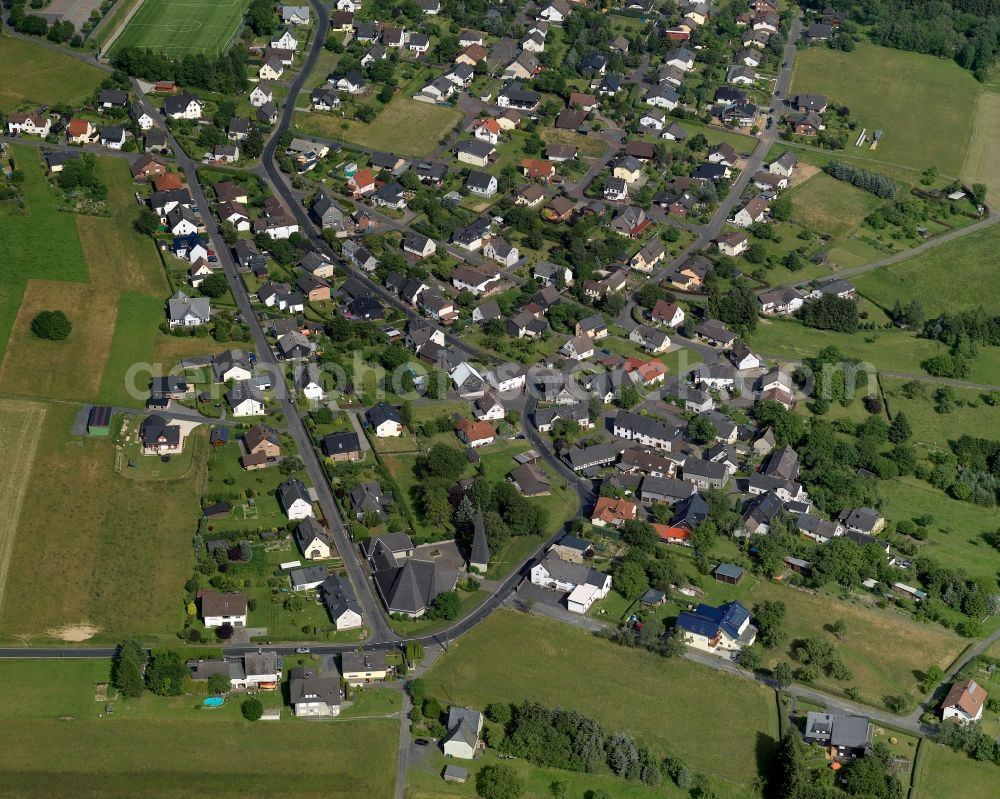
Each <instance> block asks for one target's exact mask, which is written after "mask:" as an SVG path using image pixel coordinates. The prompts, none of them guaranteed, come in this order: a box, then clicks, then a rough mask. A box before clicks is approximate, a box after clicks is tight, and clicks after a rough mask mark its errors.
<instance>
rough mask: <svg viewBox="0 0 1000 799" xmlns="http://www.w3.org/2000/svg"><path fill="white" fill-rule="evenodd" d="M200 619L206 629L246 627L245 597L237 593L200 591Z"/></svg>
mask: <svg viewBox="0 0 1000 799" xmlns="http://www.w3.org/2000/svg"><path fill="white" fill-rule="evenodd" d="M199 599H200V600H201V617H202V619H203V620H204V622H205V626H206V627H221V626H222V625H223V624H229V625H231V626H232V627H246V624H247V595H246V594H244V593H242V592H238V593H231V594H229V593H223V592H220V591H201V592H199Z"/></svg>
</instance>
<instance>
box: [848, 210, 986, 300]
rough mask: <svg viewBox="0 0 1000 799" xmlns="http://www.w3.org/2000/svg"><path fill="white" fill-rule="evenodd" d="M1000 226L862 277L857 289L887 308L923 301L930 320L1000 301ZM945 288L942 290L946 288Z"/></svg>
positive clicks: (964, 237)
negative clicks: (999, 265)
mask: <svg viewBox="0 0 1000 799" xmlns="http://www.w3.org/2000/svg"><path fill="white" fill-rule="evenodd" d="M998 249H1000V226H998V225H991V226H990V227H987V228H985V229H983V230H977V231H976V232H975V233H970V234H969V235H968V236H962V237H961V238H959V239H956V240H955V241H950V242H948V243H946V244H942V245H941V246H940V247H936V248H934V249H933V250H929V251H928V252H925V253H921V254H920V255H916V256H914V257H913V258H909V259H907V260H905V261H902V262H901V263H898V264H892V265H891V266H885V267H881V268H879V269H874V270H872V271H871V272H868V273H866V274H864V275H859V276H858V277H857V278H856V279H855V280H854V284H855V285H856V286H857V287H858V291H859V292H860V293H861V294H863V295H864V296H865V297H867V298H868V299H870V300H871V301H872V302H874V303H876V304H878V305H881V306H882V307H883V308H892V307H893V305H894V304H895V302H896V300H900V301H902V302H903V303H904V304H905V303H906V302H907V301H908V300H919V301H920V302H921V303H923V306H924V311H925V313H926V315H927V317H928V318H930V317H933V316H937V315H938V314H940V313H941V312H942V311H952V312H954V311H961V310H964V309H968V308H976V307H978V306H985V307H987V308H990V307H996V305H997V304H998V303H1000V294H998V293H997V283H996V279H995V271H996V270H995V267H994V262H995V258H996V253H997V250H998ZM945 286H946V287H947V290H942V289H943V287H945Z"/></svg>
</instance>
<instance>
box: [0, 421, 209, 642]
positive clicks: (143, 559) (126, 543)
mask: <svg viewBox="0 0 1000 799" xmlns="http://www.w3.org/2000/svg"><path fill="white" fill-rule="evenodd" d="M76 412H77V408H76V406H75V405H71V404H62V403H59V404H51V405H49V406H48V410H47V413H46V419H45V424H44V425H43V426H41V428H40V437H39V441H38V447H37V450H36V451H35V456H34V460H33V465H32V466H31V467H30V468H26V469H25V470H24V471H23V472H21V475H22V476H23V478H24V481H25V484H26V485H25V489H24V491H25V495H24V502H23V505H22V511H21V516H20V522H19V523H18V525H17V535H16V537H15V539H14V545H13V547H14V548H13V555H12V557H11V560H10V570H9V572H8V575H7V585H6V590H5V591H4V595H3V604H2V606H0V637H3V638H5V639H8V640H9V639H18V640H25V641H32V640H44V639H51V638H57V639H58V638H64V639H69V640H81V639H86V638H89V637H93V638H94V639H95V640H99V641H118V640H120V638H121V637H122V636H123V635H127V634H150V635H154V636H155V635H159V634H167V633H171V634H172V633H173V631H174V630H176V629H179V628H180V625H181V621H182V619H183V613H184V609H183V606H182V605H181V602H180V599H179V597H181V596H182V586H183V585H184V581H185V580H186V579H187V578H188V577H190V575H191V569H192V568H193V564H194V555H193V553H192V550H191V537H192V536H193V535H194V531H195V530H196V528H197V522H198V499H199V497H200V491H201V484H202V482H203V480H204V459H203V458H193V459H192V462H191V467H190V469H189V471H188V472H187V473H186V474H184V475H182V476H180V477H178V478H177V479H173V480H132V479H126V478H125V477H124V476H122V475H121V474H117V473H115V471H114V464H115V445H114V441H113V439H112V438H78V439H71V438H70V429H71V427H72V424H73V420H74V417H75V416H76ZM195 444H196V442H195V441H190V440H189V442H188V444H187V446H192V445H195ZM55 486H58V490H53V487H55ZM67 564H72V573H73V579H71V580H70V579H66V575H67ZM40 585H45V586H59V590H58V591H56V590H45V591H40V590H39V588H38V587H39V586H40Z"/></svg>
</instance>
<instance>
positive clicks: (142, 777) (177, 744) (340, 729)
mask: <svg viewBox="0 0 1000 799" xmlns="http://www.w3.org/2000/svg"><path fill="white" fill-rule="evenodd" d="M109 669H110V664H109V663H108V661H106V660H78V661H58V662H54V661H23V662H11V661H7V662H5V663H3V664H0V699H2V703H3V710H2V711H0V717H2V720H3V725H4V729H5V730H6V731H7V737H6V749H7V752H8V755H10V756H9V757H7V758H5V760H4V765H3V766H0V779H2V780H3V785H4V793H5V794H6V795H9V796H40V795H44V796H52V797H63V796H65V797H70V796H72V797H101V796H125V795H143V796H157V797H189V796H191V795H192V786H194V785H197V792H198V793H199V794H200V793H202V792H203V791H208V792H210V793H211V794H212V795H214V796H224V797H237V796H247V795H261V794H267V795H275V796H276V795H279V794H282V793H287V792H288V770H287V764H288V763H289V762H292V761H293V760H294V761H296V762H298V761H299V760H301V761H302V762H301V763H298V765H297V766H296V769H295V790H294V793H295V796H302V797H321V796H322V797H333V798H334V799H348V797H355V796H359V795H363V796H366V797H372V799H389V797H391V796H392V790H393V783H394V775H395V774H394V770H393V769H391V768H371V763H372V762H378V763H391V762H395V753H396V747H397V743H398V739H399V721H398V720H397V719H391V718H387V719H344V720H342V721H341V720H335V721H331V722H327V723H320V724H316V723H309V722H303V721H299V720H296V719H294V718H293V717H292V716H291V714H290V711H289V710H288V709H287V708H286V709H285V710H283V712H282V720H281V721H278V722H271V723H267V724H266V730H265V729H262V728H261V726H260V723H258V724H256V726H255V724H254V723H251V722H248V721H244V720H243V719H242V718H241V717H240V716H239V710H238V705H237V704H235V703H227V704H226V705H225V706H223V707H222V708H221V709H220V710H218V711H207V710H199V709H197V704H198V698H197V697H191V696H180V697H157V696H153V695H152V694H146V695H144V696H143V697H141V698H139V699H137V700H118V701H116V702H115V703H114V712H113V714H111V715H107V714H106V715H104V717H103V718H100V717H99V713H100V712H102V711H103V710H104V702H103V701H102V702H97V701H95V698H94V697H95V690H94V689H95V684H96V683H98V682H106V681H107V679H108V673H109ZM261 698H262V700H263V701H264V702H265V704H268V705H270V704H273V703H275V702H280V700H281V695H280V693H274V694H266V693H265V694H262V696H261ZM265 733H266V734H265ZM53 749H55V750H58V751H59V753H60V755H59V757H58V758H55V759H53V758H52V756H51V752H52V751H53ZM182 750H183V751H184V752H185V754H184V756H183V757H178V755H177V753H178V752H180V751H182Z"/></svg>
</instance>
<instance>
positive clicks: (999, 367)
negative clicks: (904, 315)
mask: <svg viewBox="0 0 1000 799" xmlns="http://www.w3.org/2000/svg"><path fill="white" fill-rule="evenodd" d="M750 343H751V345H752V346H753V347H754V351H755V352H760V353H763V354H765V355H769V356H772V357H774V358H779V359H789V360H801V359H802V358H807V357H810V356H812V355H816V354H817V353H818V352H819V351H820V350H822V349H823V348H824V347H830V346H833V347H837V348H838V349H839V350H840V351H841V352H842V353H843V354H844V355H845V356H847V357H851V358H858V359H859V360H861V361H863V362H867V363H870V364H873V365H874V366H875V367H876V368H877V369H879V370H882V369H884V370H887V371H892V372H904V373H912V374H917V375H920V374H923V373H924V372H923V369H922V368H921V366H920V364H921V362H922V361H924V360H926V359H927V358H929V357H930V356H932V355H935V354H937V353H938V352H940V351H942V350H943V345H941V344H938V343H937V342H934V341H931V340H929V339H923V338H917V337H916V336H915V335H914V334H913V333H910V332H907V331H905V330H881V331H877V332H871V333H868V332H863V333H853V334H852V333H835V332H832V331H829V330H815V329H813V328H809V327H805V326H804V325H802V324H800V323H799V322H797V321H795V320H791V319H763V320H761V321H760V322H758V324H757V330H756V332H755V333H754V334H753V336H752V337H751V341H750ZM966 380H967V381H969V382H972V383H986V384H991V385H1000V359H998V358H996V357H993V353H992V350H991V349H990V348H983V350H982V351H981V352H980V354H979V356H978V357H977V358H976V360H975V363H974V364H973V367H972V372H971V374H970V375H969V376H968V377H967V378H966Z"/></svg>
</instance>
